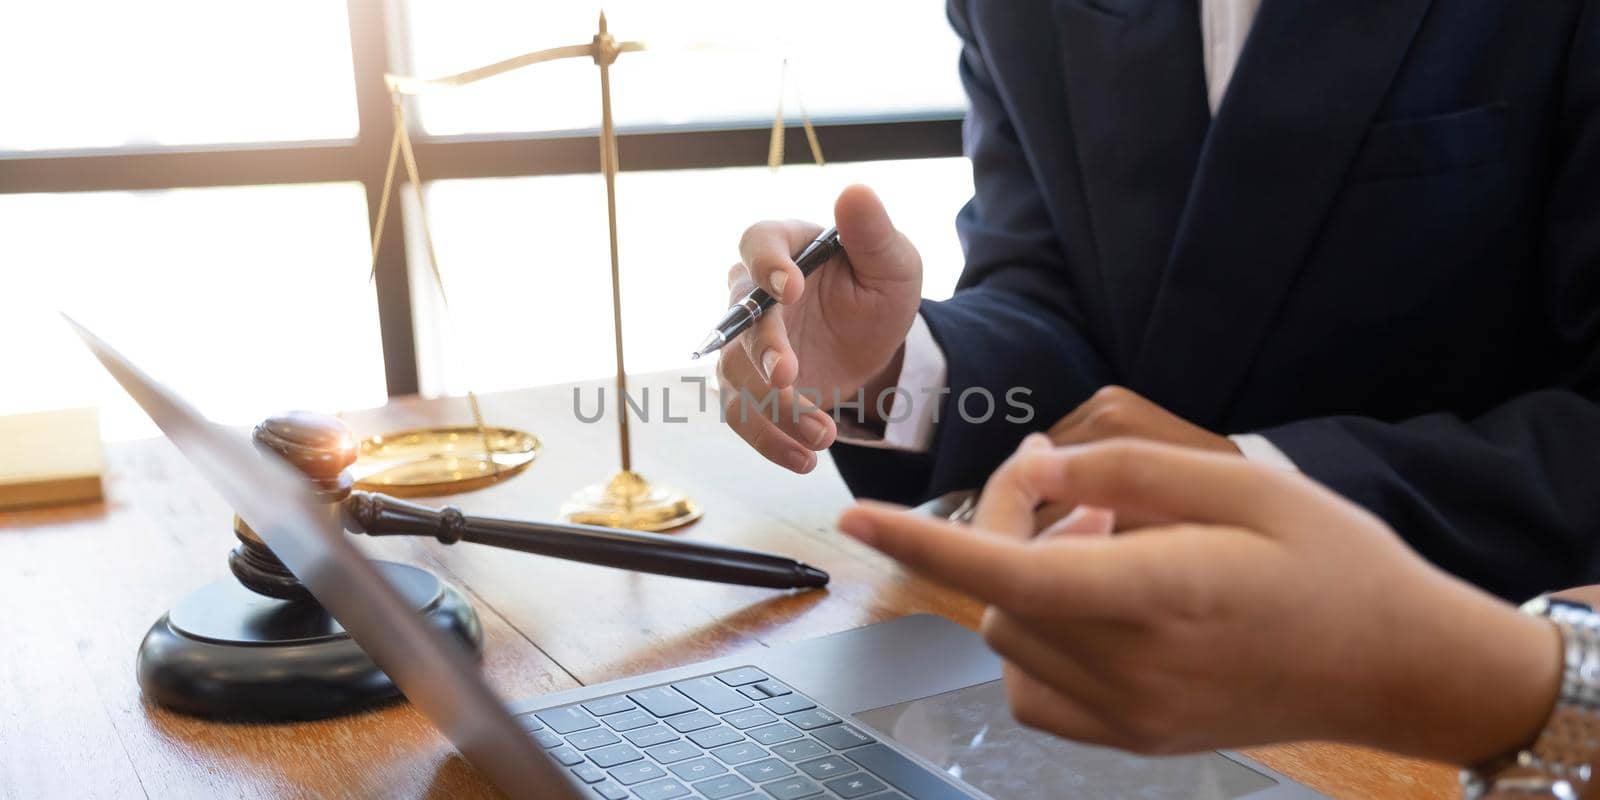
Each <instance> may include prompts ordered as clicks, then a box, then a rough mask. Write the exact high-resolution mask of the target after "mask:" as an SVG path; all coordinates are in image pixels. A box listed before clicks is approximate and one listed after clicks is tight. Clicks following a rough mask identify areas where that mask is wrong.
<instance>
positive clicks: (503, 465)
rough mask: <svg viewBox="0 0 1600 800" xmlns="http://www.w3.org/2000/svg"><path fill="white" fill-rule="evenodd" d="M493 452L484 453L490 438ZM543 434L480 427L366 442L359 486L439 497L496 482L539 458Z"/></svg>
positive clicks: (416, 431) (356, 470)
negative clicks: (485, 444) (485, 440)
mask: <svg viewBox="0 0 1600 800" xmlns="http://www.w3.org/2000/svg"><path fill="white" fill-rule="evenodd" d="M485 438H487V439H488V443H489V448H488V450H489V452H487V453H485V452H484V446H483V445H484V439H485ZM541 446H542V444H541V443H540V441H539V437H537V436H534V435H533V434H531V433H526V432H523V431H519V430H514V429H512V428H483V429H481V432H480V429H479V428H478V427H477V426H475V425H460V426H455V427H439V428H413V429H410V430H403V431H395V432H393V433H384V434H378V435H376V436H369V437H367V438H365V439H363V440H361V444H360V445H359V446H358V448H357V452H358V456H357V458H356V463H355V464H354V465H353V466H351V468H350V469H351V472H352V474H353V475H354V477H355V480H356V487H357V488H360V489H366V490H368V491H374V492H384V493H386V494H391V495H394V496H396V497H436V496H439V495H447V494H459V493H461V492H470V491H474V490H477V489H482V488H484V487H486V486H492V485H494V484H496V483H499V482H500V481H503V480H505V479H507V478H510V477H512V476H514V475H516V474H518V473H520V472H522V471H523V470H525V469H527V468H528V465H529V464H532V463H533V460H534V459H536V458H538V457H539V449H540V447H541Z"/></svg>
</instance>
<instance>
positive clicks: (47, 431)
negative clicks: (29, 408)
mask: <svg viewBox="0 0 1600 800" xmlns="http://www.w3.org/2000/svg"><path fill="white" fill-rule="evenodd" d="M104 472H105V451H104V449H103V448H102V447H101V445H100V416H99V414H98V413H96V411H95V409H92V408H76V409H70V410H67V411H45V412H41V413H37V414H17V415H13V416H0V509H3V508H22V507H24V506H42V505H56V504H60V503H84V502H93V501H96V500H99V499H100V497H101V485H100V476H101V475H102V474H103V473H104Z"/></svg>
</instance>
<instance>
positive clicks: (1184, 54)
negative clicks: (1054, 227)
mask: <svg viewBox="0 0 1600 800" xmlns="http://www.w3.org/2000/svg"><path fill="white" fill-rule="evenodd" d="M1198 5H1199V3H1198V0H1055V16H1056V23H1057V26H1058V28H1059V33H1060V37H1061V58H1062V71H1063V75H1064V82H1065V86H1066V94H1067V98H1066V100H1067V110H1068V116H1069V117H1070V118H1071V120H1072V122H1071V124H1072V132H1073V144H1074V146H1075V147H1076V151H1077V152H1076V155H1077V162H1078V164H1079V165H1080V169H1081V175H1082V187H1083V194H1084V205H1085V207H1086V208H1087V211H1088V215H1089V220H1088V221H1089V225H1090V230H1091V231H1092V232H1093V238H1094V242H1093V244H1094V252H1095V260H1096V262H1097V268H1098V270H1099V275H1100V279H1101V284H1102V285H1103V286H1104V287H1105V291H1106V295H1107V298H1106V299H1107V300H1108V301H1109V303H1110V305H1111V308H1110V309H1109V313H1108V314H1107V317H1108V318H1109V319H1110V320H1111V321H1112V325H1111V327H1112V329H1113V330H1112V331H1111V333H1112V335H1113V337H1114V339H1113V341H1114V342H1115V347H1116V350H1117V353H1116V354H1115V360H1116V363H1118V364H1120V365H1122V368H1123V369H1127V368H1128V367H1129V366H1131V365H1132V363H1133V357H1134V355H1135V354H1136V353H1137V348H1138V345H1139V343H1140V339H1141V337H1142V335H1143V332H1144V328H1145V325H1146V322H1147V321H1148V318H1149V313H1150V306H1151V304H1152V303H1153V302H1154V299H1155V292H1156V287H1157V286H1159V284H1160V281H1161V275H1162V273H1163V271H1164V270H1165V268H1166V264H1167V260H1168V258H1169V257H1170V255H1171V252H1172V237H1173V234H1174V232H1175V231H1176V230H1177V227H1178V220H1179V218H1180V216H1181V215H1182V213H1183V207H1184V201H1185V199H1186V198H1187V197H1188V194H1189V185H1190V182H1191V180H1192V179H1193V177H1194V171H1195V165H1196V163H1198V161H1199V159H1200V148H1201V145H1202V143H1203V142H1204V140H1205V135H1206V128H1207V126H1208V125H1209V124H1210V122H1211V112H1210V110H1209V109H1208V108H1207V105H1206V85H1205V65H1204V60H1203V57H1202V54H1201V39H1200V21H1199V12H1198Z"/></svg>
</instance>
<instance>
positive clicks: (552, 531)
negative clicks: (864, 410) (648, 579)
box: [344, 492, 828, 589]
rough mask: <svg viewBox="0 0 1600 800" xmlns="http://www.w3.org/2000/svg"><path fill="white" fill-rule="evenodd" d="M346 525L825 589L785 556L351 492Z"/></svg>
mask: <svg viewBox="0 0 1600 800" xmlns="http://www.w3.org/2000/svg"><path fill="white" fill-rule="evenodd" d="M344 516H345V527H346V528H348V529H349V530H351V531H353V532H356V533H365V534H367V535H370V536H393V535H413V536H432V537H434V538H436V539H438V540H439V541H441V542H443V543H445V544H455V543H456V542H460V541H467V542H473V543H475V544H483V545H488V546H490V547H501V548H505V549H507V550H520V551H522V552H524V553H533V554H535V555H542V556H551V557H553V558H561V559H566V560H568V561H581V562H583V563H586V564H598V565H600V566H605V567H616V568H618V569H628V570H634V571H636V572H649V573H653V574H656V575H671V576H674V577H678V578H693V579H695V580H702V581H714V582H716V583H733V584H740V585H744V586H765V587H769V588H774V589H796V588H811V587H819V586H825V585H827V583H828V573H826V572H823V571H822V570H819V569H817V568H816V567H812V566H809V565H806V564H802V563H801V562H799V561H795V560H794V559H791V558H784V557H782V556H775V555H769V554H767V553H758V552H756V551H754V550H742V549H739V548H736V547H723V546H721V545H714V544H706V543H703V542H695V541H691V540H685V539H677V538H674V537H671V536H662V535H659V534H653V533H637V532H634V531H623V530H617V529H615V528H602V527H598V526H594V525H572V524H565V523H555V522H531V521H525V520H509V519H498V518H495V517H479V516H473V515H470V514H465V513H462V511H461V509H458V508H456V507H454V506H445V507H444V508H430V507H428V506H424V505H420V504H418V503H411V502H407V501H405V500H401V499H398V498H395V497H390V496H389V495H385V494H376V493H372V492H351V494H350V497H349V498H347V499H346V500H345V501H344Z"/></svg>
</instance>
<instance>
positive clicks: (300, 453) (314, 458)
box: [228, 411, 356, 600]
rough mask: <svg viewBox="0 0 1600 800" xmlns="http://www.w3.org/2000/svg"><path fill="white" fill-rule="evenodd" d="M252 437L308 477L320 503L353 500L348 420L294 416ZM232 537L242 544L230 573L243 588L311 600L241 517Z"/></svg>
mask: <svg viewBox="0 0 1600 800" xmlns="http://www.w3.org/2000/svg"><path fill="white" fill-rule="evenodd" d="M252 438H253V439H254V440H255V443H256V446H257V447H260V448H262V449H264V450H267V451H270V452H272V453H275V454H277V455H278V456H280V457H282V458H283V459H284V460H285V461H288V462H289V463H290V464H291V465H293V466H294V467H295V468H296V469H298V470H300V471H301V472H303V473H305V475H306V479H307V480H308V482H309V484H310V488H311V489H312V491H313V492H314V493H315V494H316V496H317V498H318V499H320V500H323V501H325V502H327V503H329V504H330V505H335V506H337V505H338V504H339V503H342V502H343V501H344V500H345V498H347V497H349V496H350V489H351V487H352V485H353V484H354V481H353V480H352V479H351V477H350V473H349V472H347V471H346V468H348V467H349V466H350V465H351V464H353V463H355V460H356V445H355V436H354V434H353V433H352V432H351V431H350V427H349V426H348V425H346V424H345V423H344V420H341V419H339V418H338V417H335V416H331V415H328V414H318V413H316V412H313V411H290V412H288V413H285V414H278V415H276V416H273V417H269V418H268V419H267V420H266V421H264V422H262V423H261V424H260V425H257V426H256V429H255V432H254V434H253V435H252ZM331 513H337V512H331ZM233 534H234V536H236V537H238V539H239V545H238V546H237V547H235V548H234V549H233V551H232V552H230V553H229V554H228V568H229V569H230V570H232V571H233V574H234V577H237V578H238V579H239V582H240V583H242V584H244V585H245V586H246V587H248V588H249V589H250V590H251V591H253V592H255V593H257V594H262V595H266V596H268V597H276V598H279V599H282V600H305V599H309V598H310V597H311V594H310V593H309V592H307V591H306V588H305V586H303V585H301V583H300V581H299V579H297V578H295V576H294V574H293V573H291V572H289V568H288V567H285V566H284V565H283V562H282V561H279V560H278V557H277V556H276V555H274V554H273V553H272V550H270V549H268V547H267V545H266V543H265V542H263V541H261V537H260V536H257V535H256V532H255V531H252V530H250V526H249V525H246V524H245V523H244V520H241V519H239V517H238V516H237V515H236V516H234V518H233Z"/></svg>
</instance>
